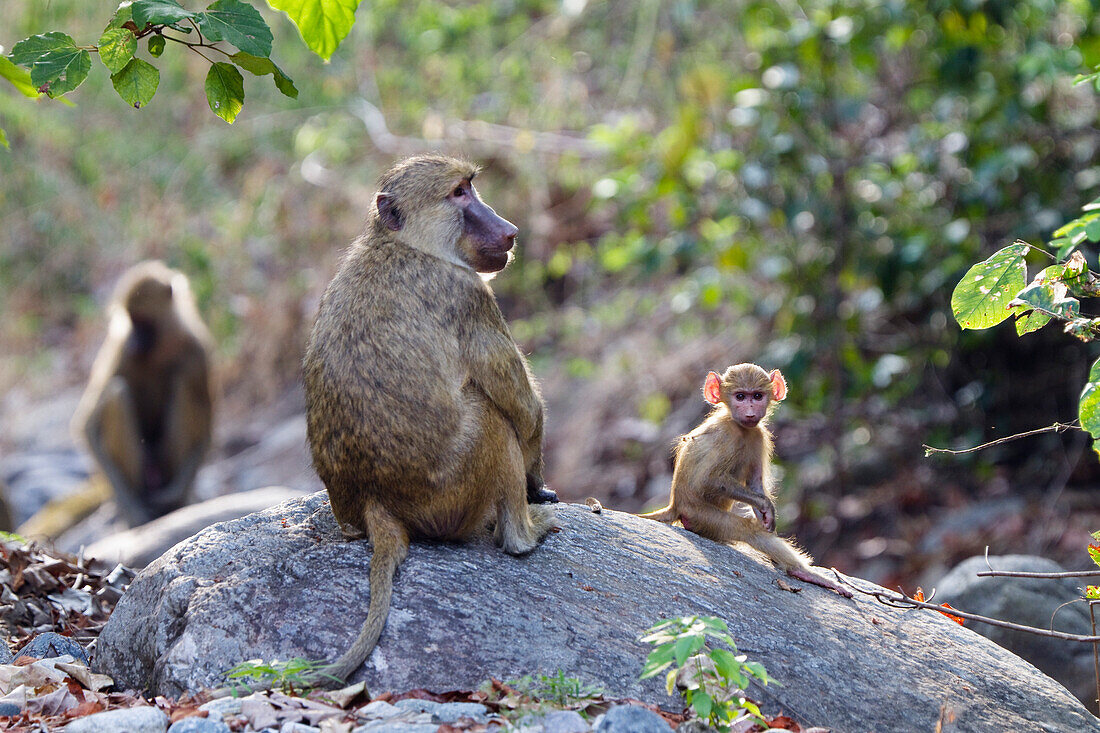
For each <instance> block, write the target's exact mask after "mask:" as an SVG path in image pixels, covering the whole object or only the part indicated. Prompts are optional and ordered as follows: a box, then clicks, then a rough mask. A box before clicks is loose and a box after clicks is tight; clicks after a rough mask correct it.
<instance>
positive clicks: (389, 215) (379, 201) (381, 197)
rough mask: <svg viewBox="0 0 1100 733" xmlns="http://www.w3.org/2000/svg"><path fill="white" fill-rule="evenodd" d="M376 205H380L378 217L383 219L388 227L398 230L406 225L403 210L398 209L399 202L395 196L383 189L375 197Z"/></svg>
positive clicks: (383, 222)
mask: <svg viewBox="0 0 1100 733" xmlns="http://www.w3.org/2000/svg"><path fill="white" fill-rule="evenodd" d="M374 205H375V206H376V207H378V218H379V219H381V220H382V224H383V226H385V227H386V228H387V229H389V230H391V231H394V232H398V231H401V227H403V226H404V225H405V222H404V221H402V216H401V212H400V211H399V210H398V209H397V202H396V201H394V200H393V196H392V195H390V194H388V193H383V192H381V191H379V192H378V194H377V195H376V196H375V197H374Z"/></svg>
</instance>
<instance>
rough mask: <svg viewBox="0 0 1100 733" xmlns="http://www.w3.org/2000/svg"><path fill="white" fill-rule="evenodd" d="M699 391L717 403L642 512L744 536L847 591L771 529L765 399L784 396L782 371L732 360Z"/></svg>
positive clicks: (712, 534) (718, 535)
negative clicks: (667, 484)
mask: <svg viewBox="0 0 1100 733" xmlns="http://www.w3.org/2000/svg"><path fill="white" fill-rule="evenodd" d="M703 396H704V397H705V398H706V400H707V402H709V403H711V404H712V405H715V408H714V410H713V411H712V412H711V413H710V416H708V417H707V419H706V420H705V421H704V422H703V424H702V425H700V426H699V427H697V428H695V430H692V431H691V432H690V433H688V434H687V435H685V436H683V437H682V438H680V442H679V443H678V444H677V445H676V461H675V464H674V467H673V472H672V490H671V493H670V496H669V503H668V506H666V507H665V508H663V509H659V510H657V511H655V512H650V513H648V514H642V515H641V516H643V517H647V518H649V519H656V520H657V521H659V522H666V523H671V522H675V521H676V520H680V523H681V524H683V525H684V528H685V529H687V530H690V531H692V532H695V533H696V534H698V535H702V536H703V537H707V538H709V539H712V540H714V541H716V542H725V543H730V542H744V543H745V544H747V545H750V546H751V547H753V548H755V549H757V550H759V551H760V552H762V553H764V554H765V555H767V556H768V557H769V558H771V559H772V561H773V562H775V564H776V565H778V566H779V567H780V568H781V569H782V570H784V571H786V573H787V574H788V575H790V576H791V577H794V578H798V579H799V580H804V581H806V582H809V583H814V584H816V585H820V586H822V587H824V588H828V589H830V590H834V591H836V592H837V593H839V594H840V595H842V596H845V597H848V598H851V596H852V594H851V593H850V592H849V591H848V590H846V589H844V588H842V587H841V586H839V585H837V584H836V583H834V582H832V581H831V580H828V579H826V578H824V577H821V576H819V575H817V574H816V573H814V572H813V571H812V570H811V569H810V561H811V558H810V557H809V555H807V554H805V553H804V552H801V551H800V550H798V549H796V548H795V547H794V545H792V544H791V543H790V542H788V541H787V540H785V539H783V538H782V537H780V536H778V535H776V534H774V533H772V531H771V530H772V529H774V528H775V502H774V498H773V497H774V489H773V487H772V485H771V483H772V482H771V457H772V436H771V433H770V432H768V428H767V424H766V421H767V416H768V408H769V406H770V405H772V404H774V403H775V402H779V401H780V400H782V399H783V398H784V397H786V396H787V382H786V381H785V380H784V379H783V375H782V374H780V372H779V370H778V369H773V370H772V371H771V372H767V371H765V370H764V369H762V368H761V367H759V366H757V365H756V364H737V365H735V366H731V367H730V368H729V369H727V370H726V372H725V374H723V375H722V376H721V377H719V376H718V374H716V373H715V372H710V373H709V374H707V379H706V382H705V383H704V384H703ZM737 502H744V503H746V504H748V505H749V506H751V507H752V509H753V511H755V512H756V514H757V516H758V517H759V519H760V523H759V524H758V523H757V521H756V519H755V518H753V517H752V516H751V515H744V514H741V513H739V512H738V511H737V509H738V504H737Z"/></svg>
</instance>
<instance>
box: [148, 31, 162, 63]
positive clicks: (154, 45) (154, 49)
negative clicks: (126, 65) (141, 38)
mask: <svg viewBox="0 0 1100 733" xmlns="http://www.w3.org/2000/svg"><path fill="white" fill-rule="evenodd" d="M164 45H165V41H164V36H151V37H150V38H149V55H150V56H152V57H153V58H155V59H159V58H160V55H161V54H162V53H164Z"/></svg>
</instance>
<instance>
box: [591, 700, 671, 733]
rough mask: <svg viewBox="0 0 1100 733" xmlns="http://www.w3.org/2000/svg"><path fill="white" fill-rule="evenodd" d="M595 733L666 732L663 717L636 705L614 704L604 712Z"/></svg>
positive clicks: (666, 725)
mask: <svg viewBox="0 0 1100 733" xmlns="http://www.w3.org/2000/svg"><path fill="white" fill-rule="evenodd" d="M595 730H596V733H668V730H669V727H668V723H666V722H665V719H664V718H662V717H661V716H660V715H658V714H657V713H654V712H650V711H649V710H646V709H645V708H640V707H638V706H637V705H616V706H615V707H613V708H611V709H610V710H608V711H607V712H606V713H604V715H603V717H602V718H601V719H600V722H599V724H598V725H597V726H596V729H595Z"/></svg>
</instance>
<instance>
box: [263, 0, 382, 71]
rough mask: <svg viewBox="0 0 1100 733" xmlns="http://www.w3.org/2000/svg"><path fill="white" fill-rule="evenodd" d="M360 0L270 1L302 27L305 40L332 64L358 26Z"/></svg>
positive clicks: (268, 1)
mask: <svg viewBox="0 0 1100 733" xmlns="http://www.w3.org/2000/svg"><path fill="white" fill-rule="evenodd" d="M359 2H360V0H267V4H268V5H270V6H271V7H273V8H275V9H276V10H281V11H283V12H284V13H286V14H287V17H289V18H290V20H291V21H292V22H293V23H294V25H296V26H297V27H298V32H299V33H301V34H302V40H303V41H305V43H306V45H307V46H309V48H310V49H311V50H312V51H313V52H314V53H315V54H317V55H318V56H320V57H321V58H323V59H324V60H325V61H328V60H329V59H330V58H331V57H332V53H333V52H334V51H335V50H336V47H337V46H339V45H340V42H341V41H343V40H344V38H345V37H346V36H347V34H348V31H350V30H351V27H352V25H353V24H354V23H355V9H356V8H358V7H359Z"/></svg>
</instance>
